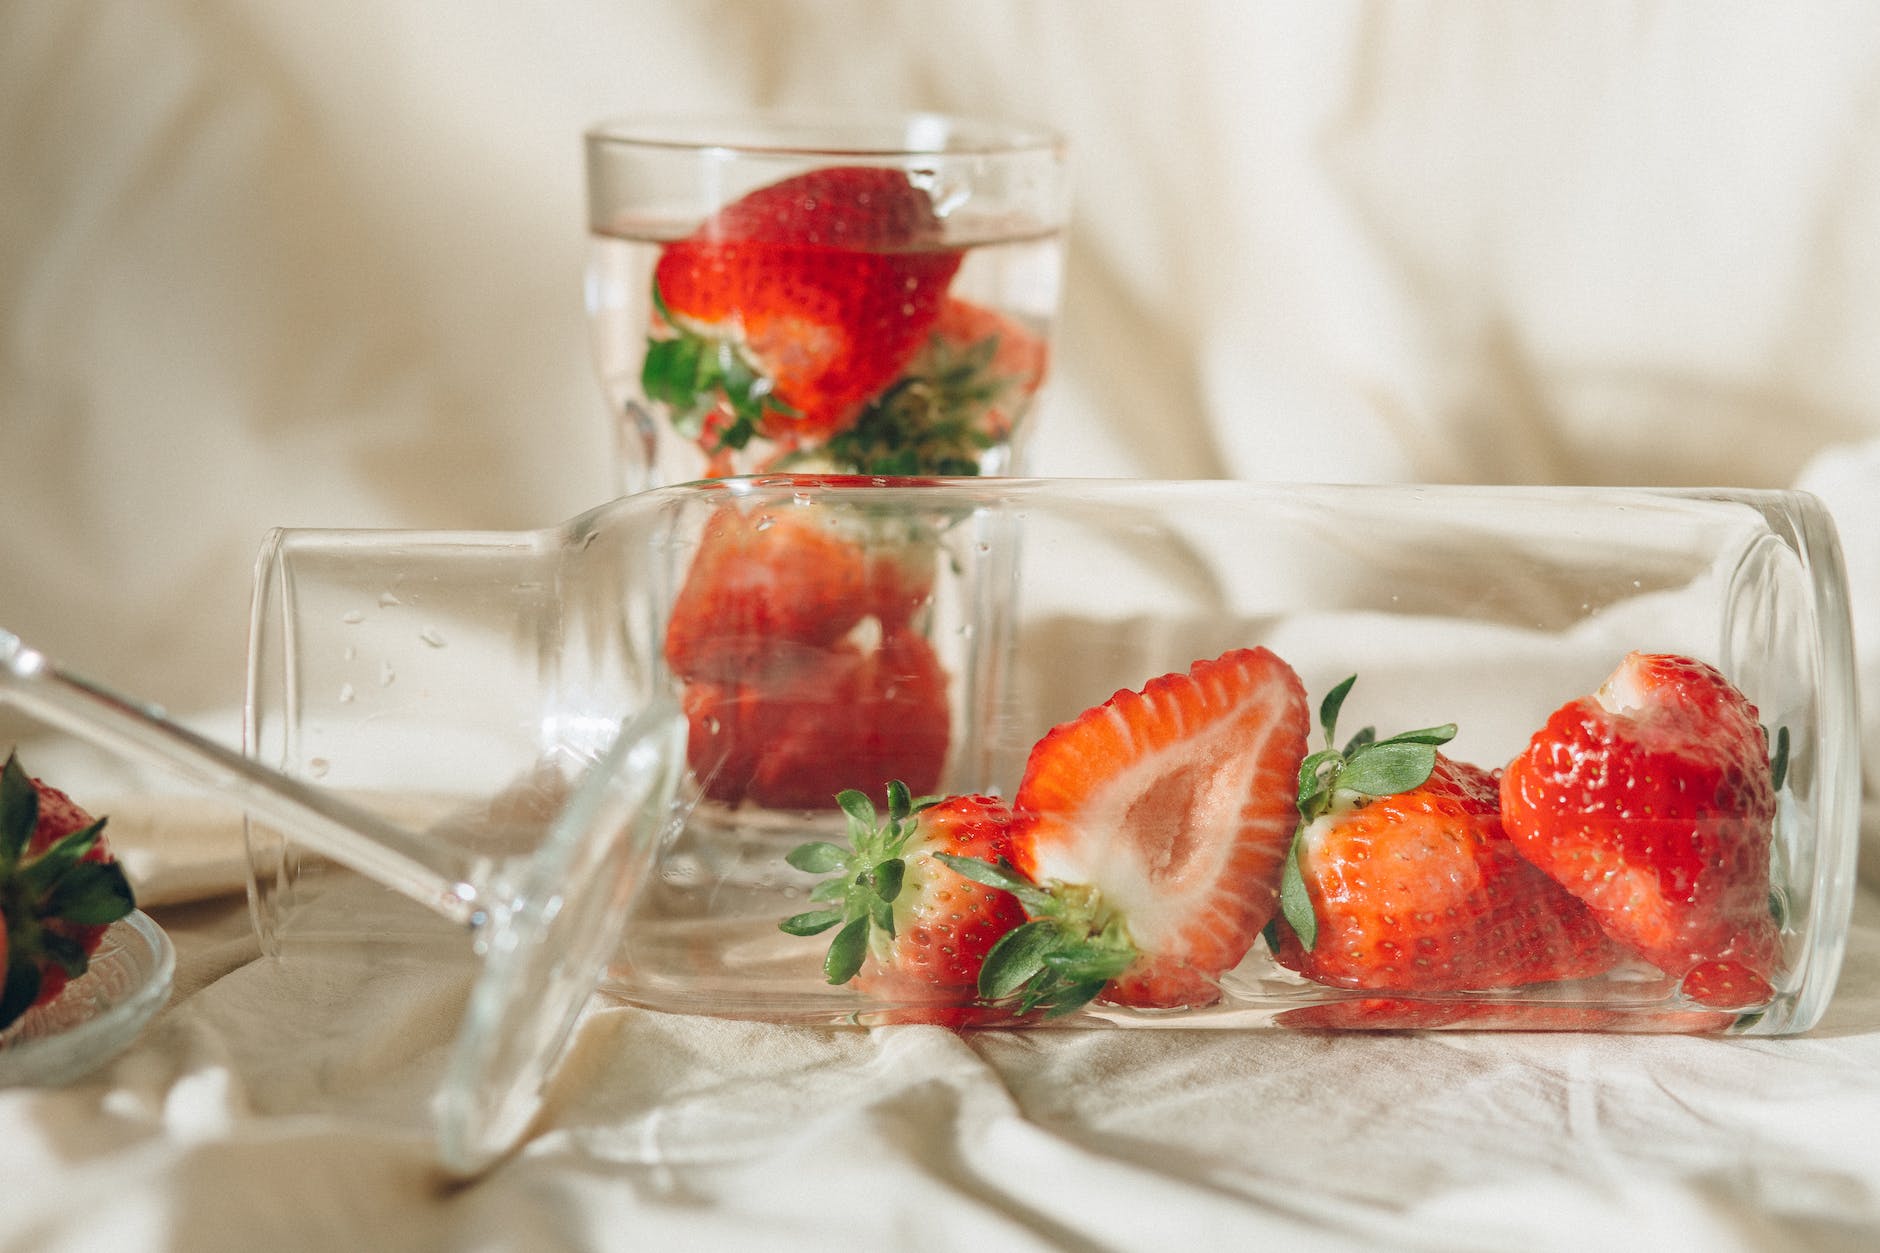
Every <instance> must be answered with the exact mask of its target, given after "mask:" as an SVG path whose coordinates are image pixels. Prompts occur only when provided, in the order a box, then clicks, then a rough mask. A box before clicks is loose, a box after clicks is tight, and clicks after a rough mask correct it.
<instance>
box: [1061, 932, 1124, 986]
mask: <svg viewBox="0 0 1880 1253" xmlns="http://www.w3.org/2000/svg"><path fill="white" fill-rule="evenodd" d="M1135 960H1136V954H1135V953H1134V952H1133V951H1129V950H1119V949H1116V948H1112V947H1110V946H1108V945H1105V944H1100V943H1091V942H1085V943H1082V944H1072V945H1070V946H1069V947H1066V948H1060V949H1057V950H1055V951H1053V952H1050V953H1046V954H1045V958H1044V964H1045V965H1046V966H1047V967H1049V968H1050V969H1051V970H1053V971H1055V972H1056V973H1057V974H1058V975H1059V977H1061V978H1063V979H1065V980H1067V981H1069V982H1072V983H1086V982H1090V981H1092V980H1094V981H1095V982H1097V983H1099V984H1103V983H1108V982H1109V981H1110V980H1112V979H1114V978H1116V976H1118V975H1120V974H1122V973H1123V972H1124V971H1125V970H1128V969H1129V967H1130V966H1131V964H1133V963H1134V962H1135Z"/></svg>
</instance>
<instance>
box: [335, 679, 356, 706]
mask: <svg viewBox="0 0 1880 1253" xmlns="http://www.w3.org/2000/svg"><path fill="white" fill-rule="evenodd" d="M356 695H357V693H356V692H354V691H353V685H352V684H350V683H342V684H340V685H339V703H340V704H342V705H350V704H352V703H353V697H354V696H356Z"/></svg>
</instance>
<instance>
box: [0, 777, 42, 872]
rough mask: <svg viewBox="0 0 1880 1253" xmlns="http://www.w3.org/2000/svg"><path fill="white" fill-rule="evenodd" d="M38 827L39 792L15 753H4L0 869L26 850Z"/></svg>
mask: <svg viewBox="0 0 1880 1253" xmlns="http://www.w3.org/2000/svg"><path fill="white" fill-rule="evenodd" d="M38 825H39V790H38V789H37V788H35V787H34V786H33V781H32V779H30V778H28V777H27V774H26V771H25V769H24V768H23V767H21V765H20V758H19V754H18V753H16V752H15V753H8V754H7V761H6V766H5V768H4V769H3V770H0V870H9V869H11V868H12V866H13V865H14V863H16V862H18V861H19V859H20V854H22V853H24V852H25V851H26V845H27V843H28V841H30V840H31V839H32V838H33V829H34V828H35V827H37V826H38Z"/></svg>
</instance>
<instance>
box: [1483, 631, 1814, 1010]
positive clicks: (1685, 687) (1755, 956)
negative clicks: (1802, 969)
mask: <svg viewBox="0 0 1880 1253" xmlns="http://www.w3.org/2000/svg"><path fill="white" fill-rule="evenodd" d="M1501 801H1502V813H1503V821H1504V822H1505V823H1506V826H1507V829H1508V834H1509V836H1510V837H1511V838H1512V839H1513V841H1514V843H1515V846H1516V847H1517V848H1518V849H1519V850H1520V851H1521V853H1522V854H1523V855H1524V856H1525V857H1526V858H1527V859H1528V860H1529V861H1530V862H1532V863H1533V864H1534V865H1536V866H1538V867H1540V869H1541V870H1543V871H1545V872H1546V873H1547V874H1548V875H1549V876H1550V877H1551V878H1553V879H1554V880H1555V881H1556V882H1558V883H1559V884H1560V885H1561V886H1562V887H1564V888H1565V889H1566V890H1567V891H1568V892H1571V893H1572V894H1573V895H1574V896H1576V897H1578V898H1579V899H1580V900H1582V901H1584V902H1586V904H1587V905H1588V906H1589V907H1590V908H1591V909H1592V911H1593V913H1594V915H1595V916H1596V917H1597V918H1598V919H1599V921H1600V924H1601V925H1602V926H1603V927H1604V928H1605V929H1606V931H1607V932H1608V933H1609V934H1611V935H1612V936H1613V937H1614V938H1615V939H1617V940H1618V941H1620V942H1621V943H1622V944H1625V945H1626V946H1628V947H1629V948H1631V949H1633V950H1634V951H1636V952H1637V953H1638V954H1639V955H1640V956H1642V957H1644V958H1645V959H1646V960H1648V961H1650V962H1651V963H1653V964H1654V965H1656V966H1657V967H1658V968H1659V969H1660V970H1662V971H1664V972H1665V973H1666V974H1667V975H1670V976H1672V977H1673V978H1682V979H1683V980H1684V981H1685V983H1684V992H1685V995H1686V996H1687V997H1689V998H1691V999H1693V1000H1696V1001H1698V1002H1699V1003H1701V1004H1706V1005H1712V1006H1715V1007H1717V1008H1747V1007H1752V1006H1756V1005H1760V1004H1763V1003H1765V1002H1766V1001H1767V1000H1768V999H1769V997H1770V996H1771V995H1772V989H1771V986H1770V982H1769V980H1770V979H1771V978H1772V977H1773V975H1774V972H1775V968H1776V965H1777V962H1778V960H1779V958H1780V954H1781V936H1780V933H1779V930H1778V927H1777V924H1776V920H1775V916H1774V913H1773V911H1772V909H1771V904H1770V873H1769V867H1770V862H1769V856H1770V843H1771V840H1772V838H1773V831H1774V820H1775V810H1776V797H1775V787H1774V783H1773V781H1772V778H1771V769H1770V762H1769V748H1768V739H1767V736H1766V735H1765V734H1764V732H1763V729H1762V727H1761V726H1760V725H1759V724H1758V722H1757V714H1756V709H1755V707H1754V706H1753V705H1751V704H1750V703H1749V701H1748V700H1747V699H1746V698H1745V697H1744V696H1743V694H1742V693H1741V692H1739V691H1738V690H1737V689H1736V688H1735V687H1734V686H1733V685H1732V684H1731V683H1730V682H1729V680H1728V679H1726V678H1724V676H1723V675H1722V674H1720V673H1719V672H1718V671H1717V670H1716V669H1715V668H1713V667H1711V666H1709V665H1706V664H1704V663H1702V662H1699V661H1695V660H1693V659H1691V658H1688V657H1682V656H1676V655H1671V654H1647V653H1632V654H1630V655H1628V656H1627V657H1626V658H1625V660H1624V661H1623V662H1622V663H1621V664H1620V665H1619V667H1618V669H1617V670H1615V671H1614V672H1613V674H1612V675H1611V677H1609V678H1608V679H1607V680H1606V682H1605V683H1604V684H1602V685H1601V687H1600V688H1599V690H1598V691H1597V692H1596V693H1595V694H1594V695H1593V696H1591V697H1587V698H1582V699H1579V700H1575V701H1571V702H1569V703H1567V704H1566V705H1564V706H1562V707H1561V708H1560V709H1559V710H1557V711H1556V712H1555V713H1554V714H1553V716H1552V717H1550V718H1549V719H1548V720H1547V724H1546V725H1545V726H1544V727H1542V728H1541V730H1539V731H1538V732H1536V733H1535V735H1534V737H1533V739H1532V740H1531V741H1530V742H1529V744H1528V746H1527V749H1526V750H1525V751H1524V752H1523V753H1522V754H1521V755H1520V756H1518V757H1516V758H1515V760H1514V761H1513V762H1512V763H1511V764H1510V765H1509V766H1508V768H1507V771H1506V772H1505V773H1504V774H1503V776H1502V781H1501Z"/></svg>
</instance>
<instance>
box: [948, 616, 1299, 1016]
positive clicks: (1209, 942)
mask: <svg viewBox="0 0 1880 1253" xmlns="http://www.w3.org/2000/svg"><path fill="white" fill-rule="evenodd" d="M1305 745H1306V700H1305V691H1304V689H1303V688H1302V687H1301V686H1300V684H1299V678H1298V676H1297V675H1295V674H1294V673H1293V672H1292V668H1291V667H1290V666H1288V665H1287V664H1286V663H1285V662H1283V661H1281V660H1280V659H1279V658H1278V657H1276V656H1274V655H1273V654H1272V653H1271V652H1269V651H1267V650H1266V649H1264V648H1254V649H1236V650H1234V651H1232V652H1228V653H1225V654H1223V655H1222V656H1220V657H1217V658H1215V659H1214V660H1212V661H1198V662H1196V663H1195V664H1194V665H1193V666H1191V667H1190V668H1189V669H1188V671H1187V672H1186V673H1175V674H1168V675H1163V676H1162V677H1160V678H1157V679H1152V680H1151V681H1150V682H1149V683H1148V684H1147V685H1145V686H1144V688H1143V689H1142V691H1140V692H1131V691H1122V692H1118V693H1116V695H1114V696H1112V697H1111V698H1110V699H1109V700H1108V701H1106V702H1105V703H1103V704H1102V705H1099V706H1097V707H1096V708H1094V709H1090V710H1087V711H1086V712H1084V713H1083V714H1081V715H1079V716H1078V717H1077V718H1075V719H1073V720H1072V721H1070V722H1067V723H1065V724H1063V725H1061V726H1058V727H1055V728H1053V729H1052V730H1051V731H1050V732H1049V733H1048V734H1046V735H1045V737H1044V738H1043V739H1041V740H1039V741H1038V743H1037V744H1036V745H1035V746H1034V747H1033V748H1032V751H1031V757H1030V759H1029V760H1028V761H1027V763H1026V766H1025V773H1024V777H1023V779H1022V780H1021V782H1020V784H1019V788H1018V795H1017V796H1016V797H1015V798H1014V801H1013V806H1012V809H1013V814H1014V818H1013V826H1012V868H1010V869H1007V868H1003V867H998V866H987V865H985V864H984V863H977V864H970V863H968V862H966V861H965V860H963V859H957V858H955V859H948V860H947V864H948V865H950V866H953V867H954V868H955V869H957V870H960V872H961V873H962V874H965V875H967V876H968V877H971V878H975V879H976V880H977V881H978V882H982V883H987V884H988V885H990V886H994V887H1003V888H1005V889H1006V890H1008V891H1011V892H1012V893H1013V894H1014V895H1015V896H1017V897H1018V898H1019V901H1020V902H1021V903H1022V904H1023V905H1024V906H1025V908H1026V911H1027V913H1029V914H1030V916H1031V918H1032V919H1033V921H1031V922H1029V923H1027V924H1026V925H1025V926H1023V927H1020V928H1019V929H1017V930H1015V931H1014V932H1012V934H1011V935H1009V936H1008V937H1006V939H1005V940H1003V941H1001V942H1000V944H999V945H998V946H997V948H995V950H994V952H993V953H992V954H991V955H990V956H989V957H988V958H987V961H986V965H985V968H984V969H983V970H982V972H981V975H980V993H981V996H982V997H983V998H984V999H985V1000H987V1001H990V1002H995V1003H1013V1004H1015V1005H1016V1008H1017V1011H1018V1012H1019V1013H1030V1012H1032V1011H1034V1010H1042V1011H1044V1012H1045V1014H1046V1015H1047V1016H1054V1015H1057V1014H1064V1013H1069V1012H1070V1011H1071V1010H1074V1009H1076V1008H1078V1007H1079V1006H1081V1005H1084V1004H1086V1003H1088V1002H1089V1001H1090V1000H1092V999H1093V998H1095V997H1097V996H1098V995H1101V996H1102V997H1103V998H1104V999H1105V1000H1106V1001H1108V1002H1110V1003H1112V1004H1117V1005H1126V1006H1135V1007H1139V1008H1154V1009H1166V1008H1175V1007H1180V1006H1190V1005H1206V1004H1211V1003H1212V1002H1214V1001H1215V1000H1218V999H1219V998H1220V987H1219V983H1218V978H1219V976H1220V975H1221V974H1222V973H1224V972H1225V971H1228V970H1230V969H1232V968H1233V967H1234V966H1235V965H1237V964H1238V963H1239V961H1240V959H1241V958H1242V957H1244V956H1245V955H1246V953H1247V950H1248V949H1249V948H1251V947H1252V945H1253V942H1254V940H1255V939H1256V938H1257V937H1258V936H1259V934H1260V929H1261V928H1262V927H1263V926H1265V925H1266V922H1267V919H1268V918H1269V917H1271V916H1272V913H1273V910H1274V907H1275V905H1276V903H1277V900H1278V893H1279V876H1280V862H1281V860H1282V858H1283V857H1284V855H1285V852H1286V847H1287V841H1288V840H1290V839H1291V837H1292V830H1293V825H1294V817H1295V815H1294V813H1293V808H1292V796H1293V781H1294V778H1295V777H1296V775H1297V773H1298V768H1299V759H1300V758H1301V757H1302V756H1303V755H1304V753H1305Z"/></svg>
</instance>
